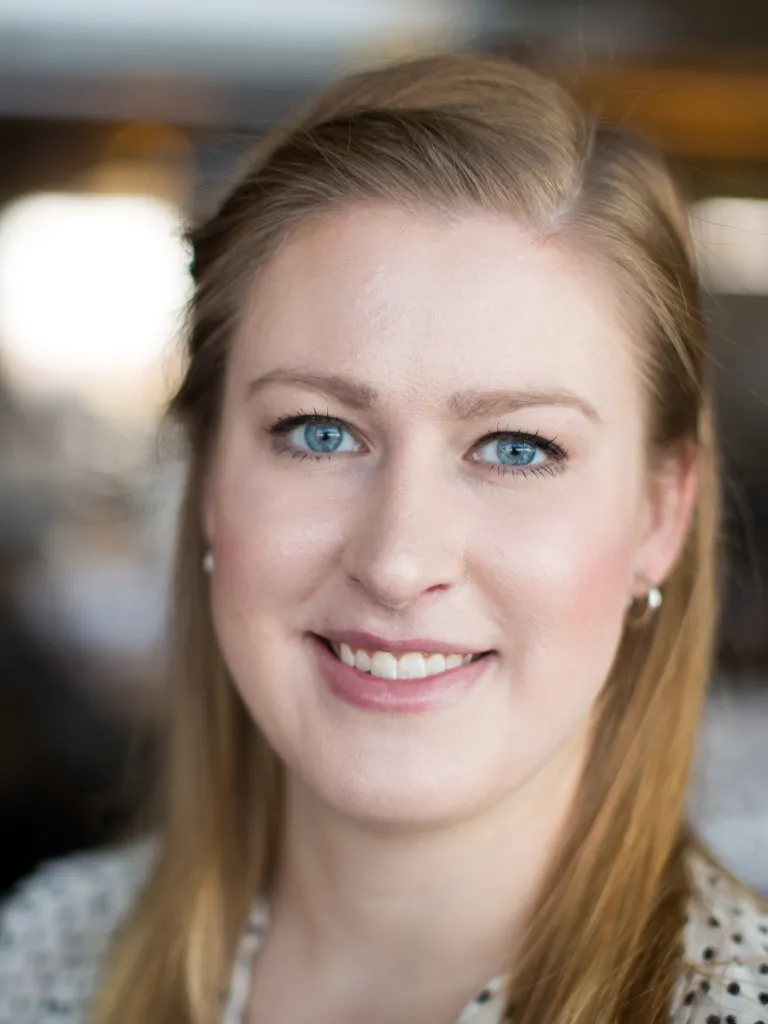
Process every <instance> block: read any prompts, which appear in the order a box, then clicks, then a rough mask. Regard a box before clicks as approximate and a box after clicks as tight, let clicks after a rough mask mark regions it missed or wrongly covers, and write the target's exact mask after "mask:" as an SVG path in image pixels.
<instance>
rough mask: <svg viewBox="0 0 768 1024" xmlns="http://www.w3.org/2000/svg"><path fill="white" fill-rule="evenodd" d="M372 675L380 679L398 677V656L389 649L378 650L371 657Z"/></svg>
mask: <svg viewBox="0 0 768 1024" xmlns="http://www.w3.org/2000/svg"><path fill="white" fill-rule="evenodd" d="M371 675H372V676H378V677H379V678H380V679H397V658H396V657H395V656H394V654H389V653H388V652H387V651H376V653H375V654H374V656H373V658H372V659H371Z"/></svg>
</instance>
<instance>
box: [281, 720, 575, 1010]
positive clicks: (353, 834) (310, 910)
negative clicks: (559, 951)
mask: <svg viewBox="0 0 768 1024" xmlns="http://www.w3.org/2000/svg"><path fill="white" fill-rule="evenodd" d="M584 754H585V741H584V738H580V739H579V740H578V742H577V743H576V744H575V745H574V747H572V748H571V749H570V750H569V751H567V752H566V753H565V754H561V756H559V757H558V759H557V760H556V761H552V762H550V763H549V764H548V765H547V766H545V767H544V768H542V769H541V770H540V771H539V772H538V773H537V775H536V776H535V777H533V778H531V779H529V780H528V782H526V783H525V784H524V785H523V786H521V787H520V788H519V789H518V790H516V791H515V792H512V793H507V794H505V795H504V796H503V797H502V798H500V799H499V800H497V801H496V802H494V803H493V804H492V805H491V806H487V807H485V808H483V809H482V810H481V811H480V812H478V813H476V814H474V815H473V817H472V818H471V819H466V820H462V821H454V822H451V823H447V824H444V825H442V826H440V827H433V828H430V829H419V828H416V827H411V828H405V827H397V828H395V827H385V826H384V825H382V824H381V823H376V824H371V823H365V822H360V821H352V820H350V819H349V818H346V817H344V816H343V815H341V814H339V813H338V812H336V811H334V810H333V809H332V808H329V807H328V805H327V804H324V803H323V802H322V801H320V800H319V799H318V798H317V797H316V796H315V795H314V794H313V793H311V792H310V791H309V790H308V789H307V788H306V787H305V786H303V785H302V784H301V783H300V782H299V781H298V780H297V779H295V778H290V779H289V784H288V801H287V821H286V842H285V845H284V849H285V850H286V857H285V860H284V863H283V865H282V868H281V873H280V879H279V882H278V886H277V890H276V893H275V900H274V924H273V931H274V932H275V939H276V941H277V942H278V943H279V944H286V945H289V946H291V947H292V949H293V951H294V952H293V956H292V958H295V959H296V963H297V970H301V971H302V974H303V976H304V977H306V976H307V975H309V976H310V977H315V978H328V977H336V978H337V979H338V977H340V976H343V978H345V979H348V980H349V981H350V984H351V986H352V987H354V988H356V989H360V990H362V991H368V992H370V991H383V992H388V991H391V990H392V989H393V986H394V988H395V989H396V990H397V991H400V992H403V989H404V986H405V987H407V986H409V985H411V984H412V985H413V986H415V987H417V988H418V991H419V994H420V995H421V996H424V995H425V993H427V992H430V991H434V992H435V993H438V992H439V993H441V994H442V996H443V998H445V990H446V979H451V985H453V986H455V991H456V998H457V999H459V998H461V999H469V998H471V997H472V995H473V994H476V993H477V992H479V991H480V990H481V989H482V988H483V986H484V985H485V984H486V982H487V981H488V980H489V979H490V978H491V977H493V976H494V975H495V974H497V973H499V972H502V971H507V970H508V969H509V968H510V966H511V961H512V960H513V958H514V955H515V950H516V947H517V945H518V942H519V940H520V937H521V935H522V932H523V929H524V928H525V926H526V924H527V922H528V919H529V917H530V914H531V911H532V908H533V906H534V903H535V901H536V899H537V897H538V895H539V892H540V889H541V883H542V880H543V876H544V874H545V872H546V871H547V868H548V867H549V864H550V863H551V858H552V856H553V854H554V853H555V851H556V849H557V846H558V842H559V839H560V837H561V835H562V831H563V825H564V822H565V818H566V816H567V814H568V811H569V810H570V807H571V804H572V802H573V797H574V791H575V788H576V786H577V784H578V779H579V777H580V774H581V769H582V765H583V761H584ZM288 936H290V939H288ZM281 938H282V943H281ZM298 965H300V966H298Z"/></svg>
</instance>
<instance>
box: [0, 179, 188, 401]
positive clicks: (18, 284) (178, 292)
mask: <svg viewBox="0 0 768 1024" xmlns="http://www.w3.org/2000/svg"><path fill="white" fill-rule="evenodd" d="M190 283H191V282H190V276H189V270H188V253H187V250H186V247H185V245H184V243H183V239H182V221H181V217H180V214H179V212H178V211H177V210H176V209H175V208H173V207H172V206H170V205H169V204H168V203H166V202H164V201H163V200H161V199H158V198H156V197H152V196H142V195H97V194H94V195H90V194H71V193H40V194H36V195H29V196H25V197H23V198H21V199H19V200H17V201H16V202H14V203H12V204H11V205H9V206H8V207H7V208H6V209H5V210H4V211H3V213H2V215H1V216H0V352H2V357H3V362H4V364H5V367H6V369H7V371H8V373H9V374H10V376H11V378H12V380H13V383H14V385H15V386H16V387H17V388H19V389H20V390H23V391H26V392H29V391H31V392H33V393H39V392H47V393H51V392H53V393H64V394H68V395H73V396H75V397H77V398H80V399H81V400H82V401H84V402H85V403H86V404H87V405H88V406H90V407H91V408H94V409H97V410H98V411H99V412H103V413H108V414H109V413H112V414H116V415H137V414H138V415H141V414H143V413H145V412H148V411H151V410H152V409H153V408H156V406H157V404H158V403H159V402H161V401H162V400H163V397H164V393H165V389H166V387H167V383H168V382H167V380H166V378H167V376H168V373H169V368H170V366H172V360H173V353H174V345H175V342H176V341H177V339H178V337H179V332H180V329H181V326H182V320H181V314H182V312H183V307H184V304H185V302H186V301H187V299H188V297H189V292H190Z"/></svg>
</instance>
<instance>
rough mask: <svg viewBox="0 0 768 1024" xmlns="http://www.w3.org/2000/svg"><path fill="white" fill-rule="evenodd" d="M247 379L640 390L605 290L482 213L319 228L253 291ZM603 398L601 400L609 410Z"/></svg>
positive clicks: (380, 211)
mask: <svg viewBox="0 0 768 1024" xmlns="http://www.w3.org/2000/svg"><path fill="white" fill-rule="evenodd" d="M235 362H236V363H238V364H240V366H241V367H242V369H243V372H254V371H257V372H269V371H270V370H273V369H275V368H280V367H284V366H288V367H302V368H305V369H312V370H322V371H326V372H327V371H329V370H332V371H333V372H350V373H354V374H355V376H356V377H359V378H364V379H368V380H369V381H370V382H371V383H374V382H376V383H377V385H378V386H377V390H380V391H382V390H383V391H385V392H386V390H387V387H391V388H393V389H394V390H396V391H401V392H403V391H408V392H410V393H416V392H419V391H420V390H423V391H424V392H425V396H424V397H425V398H428V397H429V393H431V392H433V391H434V390H435V389H436V388H437V389H440V388H443V387H444V388H445V389H446V390H447V389H453V388H456V387H460V386H488V385H489V384H496V385H498V386H506V385H511V386H516V387H520V386H523V387H524V386H530V387H542V388H543V387H552V386H558V385H559V386H565V385H567V386H568V387H570V388H574V389H577V390H579V389H581V390H583V391H584V392H586V393H587V394H588V395H589V393H590V392H591V393H592V394H591V396H590V397H592V398H595V397H597V396H596V395H595V392H596V391H597V392H599V390H600V389H601V388H602V389H603V390H606V385H607V384H609V383H610V389H611V390H612V394H613V397H614V399H616V400H617V401H618V402H623V401H627V400H628V398H629V397H630V392H634V391H636V390H637V387H638V378H639V374H638V373H637V368H636V365H635V363H636V359H635V355H634V352H633V344H632V341H631V339H630V338H629V336H628V333H627V328H626V326H625V325H624V323H623V321H622V317H621V315H620V309H619V304H618V297H617V296H616V294H615V291H614V288H613V286H612V282H610V281H609V280H607V279H603V278H601V277H600V275H599V272H598V271H597V269H596V268H595V267H594V266H593V265H591V264H588V263H587V261H585V260H584V259H583V258H580V257H579V256H578V255H577V254H575V253H574V254H571V253H568V252H566V251H561V250H560V249H558V248H557V247H556V246H555V245H553V244H544V243H542V242H540V241H538V240H536V239H535V238H534V237H533V236H532V235H531V234H530V233H529V232H528V231H526V230H525V229H523V228H521V227H520V226H518V225H517V224H515V223H514V222H513V221H511V220H509V219H506V218H503V217H501V216H499V215H492V214H482V213H477V214H474V213H472V214H463V215H457V216H453V217H451V218H450V219H449V218H447V217H438V216H437V215H435V216H430V215H429V214H426V213H425V214H423V215H416V214H414V213H410V212H406V211H402V210H399V209H395V208H381V207H379V208H362V209H353V210H348V211H344V212H339V213H334V214H332V215H327V216H326V217H324V218H323V219H321V220H320V221H318V222H315V223H313V224H311V225H308V226H305V227H303V228H302V229H301V230H300V231H299V232H297V233H296V234H295V235H294V236H293V237H292V238H291V239H290V240H289V241H288V242H286V244H285V245H284V246H283V247H282V248H281V250H280V251H279V253H278V254H277V256H276V257H275V258H274V259H273V261H272V262H271V264H270V265H269V266H268V267H267V269H266V271H265V273H264V274H263V275H261V276H260V278H259V281H258V283H257V285H256V286H255V287H254V289H253V293H252V295H251V297H250V302H249V305H248V309H247V312H246V316H245V318H244V322H243V326H242V330H241V332H240V336H239V338H238V343H237V345H236V351H235ZM610 397H611V396H610V395H608V394H606V396H605V399H606V401H607V400H609V398H610Z"/></svg>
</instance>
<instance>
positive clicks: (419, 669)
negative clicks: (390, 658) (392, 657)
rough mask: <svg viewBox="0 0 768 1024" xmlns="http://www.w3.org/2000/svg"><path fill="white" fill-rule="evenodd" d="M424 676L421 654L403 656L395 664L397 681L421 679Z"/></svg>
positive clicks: (425, 665)
mask: <svg viewBox="0 0 768 1024" xmlns="http://www.w3.org/2000/svg"><path fill="white" fill-rule="evenodd" d="M426 674H427V664H426V662H425V660H424V655H423V654H404V655H403V656H402V658H400V660H399V661H398V663H397V678H398V679H423V678H424V676H425V675H426Z"/></svg>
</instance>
